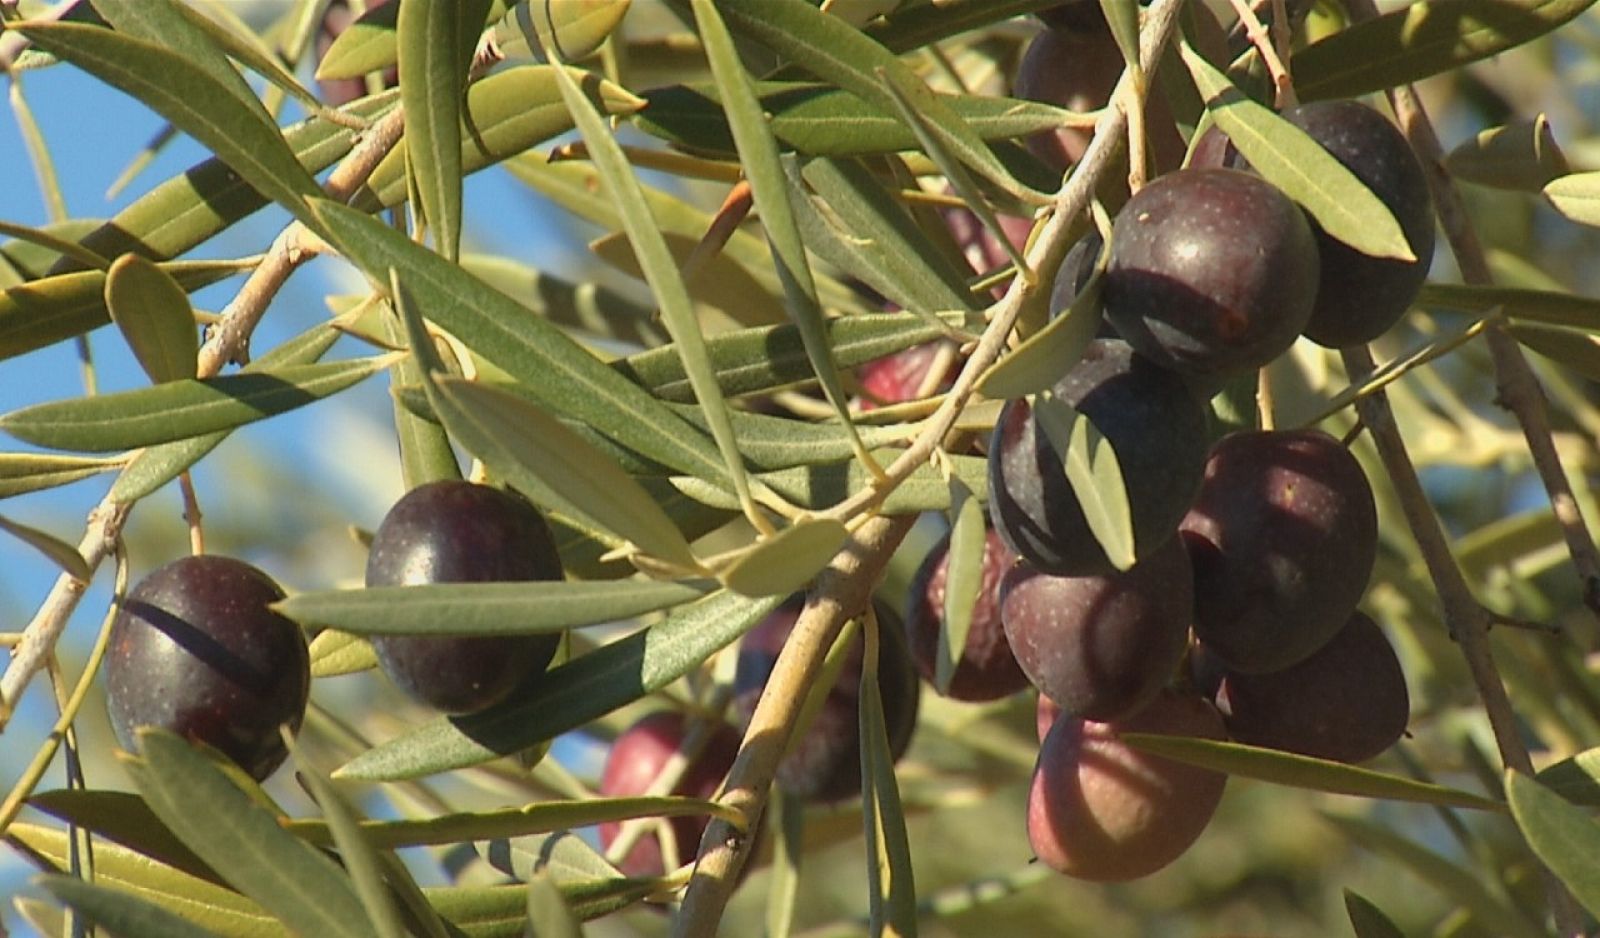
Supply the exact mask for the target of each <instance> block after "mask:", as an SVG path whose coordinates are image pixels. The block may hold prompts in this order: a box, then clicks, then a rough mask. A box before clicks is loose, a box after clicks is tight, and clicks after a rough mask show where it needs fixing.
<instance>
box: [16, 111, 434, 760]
mask: <svg viewBox="0 0 1600 938" xmlns="http://www.w3.org/2000/svg"><path fill="white" fill-rule="evenodd" d="M404 126H405V118H404V116H403V113H402V111H401V110H400V108H399V107H396V108H395V109H394V110H392V111H390V112H389V113H388V114H386V115H384V117H383V118H382V119H381V120H379V121H378V122H377V123H375V124H373V125H372V127H371V128H370V129H369V130H368V131H367V133H366V134H365V135H364V136H363V138H362V140H361V141H360V142H359V143H358V144H357V145H356V147H355V148H354V149H352V150H351V151H350V153H349V154H348V155H347V156H346V157H345V158H344V161H343V162H342V163H340V164H339V166H338V167H337V168H335V169H334V171H333V173H332V174H330V175H329V177H328V181H327V183H325V184H324V185H323V191H324V192H326V193H327V195H328V196H329V197H330V198H334V199H338V200H340V201H343V200H345V199H347V198H349V197H350V195H351V193H353V192H355V190H356V188H357V187H358V186H360V185H361V183H362V182H364V181H365V180H366V179H367V177H368V176H370V175H372V171H373V170H374V169H376V168H377V166H378V162H379V161H380V160H382V159H383V157H384V156H385V154H387V153H388V152H389V151H390V150H391V149H393V148H394V145H395V143H396V142H398V141H399V139H400V133H401V131H402V130H403V129H404ZM296 231H304V228H303V227H302V226H301V225H300V223H299V222H293V223H291V224H290V225H289V226H288V227H287V228H285V229H284V231H283V233H282V234H280V235H279V236H278V239H277V241H275V242H274V243H273V250H272V251H270V252H269V253H268V254H267V256H266V257H265V258H264V259H263V260H262V262H261V264H260V265H259V266H258V267H256V269H255V270H254V271H253V272H251V274H250V277H249V279H248V280H246V281H245V284H244V286H242V287H240V288H239V293H238V294H237V295H236V296H235V297H234V298H233V301H232V302H230V303H229V304H228V306H227V308H226V309H225V310H224V311H223V319H222V321H221V322H220V323H219V324H218V327H217V328H216V329H215V330H213V332H212V335H211V336H210V337H209V338H208V339H207V340H206V344H205V345H204V346H203V347H202V348H201V350H200V363H199V369H198V374H199V375H200V377H203V378H204V377H210V376H212V375H215V374H217V373H218V372H219V371H221V370H222V367H223V366H224V365H225V364H227V363H228V362H229V361H230V360H231V359H233V358H234V357H236V356H237V355H239V354H240V352H241V351H242V350H243V348H244V347H245V345H246V343H248V342H249V339H250V334H251V332H253V331H254V330H255V327H256V325H257V324H258V323H259V322H260V321H261V317H262V315H263V314H264V313H265V312H266V309H267V305H268V304H269V303H271V302H272V298H273V297H274V296H276V295H277V293H278V290H279V289H281V288H282V287H283V284H284V282H285V281H286V280H288V278H289V274H291V273H293V272H294V269H295V268H296V267H298V266H299V265H300V264H301V263H303V262H304V261H305V260H306V259H308V257H309V256H310V255H309V254H307V253H306V252H305V251H304V250H301V249H300V246H299V243H300V240H301V239H300V238H299V237H298V236H297V235H294V232H296ZM280 248H281V249H280ZM132 509H133V505H132V504H131V503H121V502H114V501H112V500H111V498H110V496H107V497H106V498H105V499H103V500H101V502H100V504H99V505H97V506H95V508H94V510H93V511H91V512H90V513H89V519H88V525H87V530H86V531H85V532H84V535H83V540H82V541H80V542H79V544H78V553H80V554H82V555H83V559H84V562H85V563H86V564H87V565H88V567H89V571H90V573H91V574H92V573H93V572H94V571H95V570H97V569H99V567H100V564H101V562H102V561H104V560H105V558H106V555H107V554H108V553H110V551H111V549H112V547H113V545H115V544H116V542H117V540H118V538H120V537H121V536H122V526H123V525H124V524H126V523H127V520H128V513H129V512H130V511H131V510H132ZM88 587H89V584H88V583H87V582H86V581H84V580H79V579H77V578H76V577H74V576H72V575H71V574H65V573H64V574H62V575H61V576H59V577H57V578H56V582H55V585H54V586H53V587H51V589H50V593H49V595H47V596H46V597H45V599H44V602H43V603H41V604H40V605H39V609H38V611H37V612H35V613H34V614H33V618H32V619H31V620H29V622H28V625H27V628H26V629H25V630H24V631H23V634H22V640H21V641H20V642H18V644H17V647H16V650H15V652H13V654H12V656H11V661H10V663H9V664H7V665H6V670H5V674H4V675H0V731H4V729H5V727H6V725H7V723H8V722H9V720H10V715H11V712H12V709H13V708H14V707H15V705H16V701H17V700H18V698H20V697H21V696H22V692H23V691H24V690H26V689H27V686H28V683H29V682H30V681H32V680H33V676H34V675H35V674H37V673H39V670H40V669H41V668H43V667H44V665H45V662H46V661H48V660H49V658H50V655H51V653H52V652H53V650H54V649H55V647H56V642H57V640H59V639H60V637H61V633H62V632H63V631H65V629H66V627H67V620H68V619H69V618H71V616H72V612H73V610H74V609H76V608H77V607H78V602H79V600H81V599H83V594H84V591H85V590H87V589H88Z"/></svg>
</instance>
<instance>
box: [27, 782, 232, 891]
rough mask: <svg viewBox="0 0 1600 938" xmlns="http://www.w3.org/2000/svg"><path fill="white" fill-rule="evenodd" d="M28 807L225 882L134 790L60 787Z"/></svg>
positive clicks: (188, 871) (187, 870)
mask: <svg viewBox="0 0 1600 938" xmlns="http://www.w3.org/2000/svg"><path fill="white" fill-rule="evenodd" d="M28 806H29V807H32V808H37V809H38V810H40V811H43V812H44V813H45V814H48V815H50V816H51V817H55V818H60V819H61V820H63V821H66V822H67V823H69V824H73V825H76V826H78V827H82V828H84V829H86V830H88V831H90V832H92V833H93V834H94V835H95V836H96V837H101V838H105V839H109V840H112V841H115V842H116V843H118V844H121V845H122V846H123V847H126V848H128V850H130V851H133V852H134V853H136V854H138V855H140V856H143V857H145V858H146V860H147V862H148V861H154V862H156V863H159V864H163V865H165V866H170V867H172V868H173V869H175V870H178V871H180V872H183V873H186V874H188V875H189V876H192V877H195V878H197V879H202V880H205V881H207V882H211V883H215V884H216V885H218V886H223V885H225V883H223V881H222V878H221V877H220V876H218V875H217V873H216V871H215V870H213V869H212V868H211V867H210V866H208V865H207V864H206V862H205V861H204V860H202V859H200V858H199V857H198V856H195V853H194V851H193V850H190V849H189V848H188V847H186V846H184V845H183V841H181V840H179V839H178V838H177V837H175V836H173V833H172V831H170V830H168V829H167V826H166V825H165V824H163V823H161V819H160V818H158V817H156V816H155V812H153V811H151V810H150V806H149V805H147V804H145V802H144V799H142V798H140V797H139V796H138V795H136V794H134V793H132V792H126V791H94V790H88V789H82V788H60V789H56V790H54V791H42V792H38V793H37V794H35V795H33V797H31V798H29V799H28Z"/></svg>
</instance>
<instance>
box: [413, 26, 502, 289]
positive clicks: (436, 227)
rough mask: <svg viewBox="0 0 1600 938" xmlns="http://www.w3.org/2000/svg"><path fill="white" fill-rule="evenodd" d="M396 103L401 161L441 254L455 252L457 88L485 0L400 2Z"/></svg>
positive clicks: (458, 232)
mask: <svg viewBox="0 0 1600 938" xmlns="http://www.w3.org/2000/svg"><path fill="white" fill-rule="evenodd" d="M399 7H400V15H399V18H398V19H397V20H396V28H395V32H396V34H397V40H398V42H399V46H400V48H399V54H400V58H399V64H400V103H401V105H402V106H403V107H404V108H405V109H406V134H405V135H406V140H407V143H406V147H407V165H408V166H409V168H410V172H411V173H412V175H413V176H415V177H416V183H417V198H418V201H420V202H421V208H422V214H423V216H424V217H425V218H426V219H427V221H428V227H429V228H430V229H431V230H432V232H433V240H434V246H435V247H436V248H437V249H438V251H439V253H440V254H443V255H444V256H445V257H447V258H449V259H450V260H455V259H456V256H457V255H459V254H460V253H461V176H462V166H461V111H462V102H461V95H462V92H463V91H464V90H465V88H466V83H467V67H468V66H469V65H471V64H472V50H473V48H474V47H475V46H476V45H477V41H478V33H479V32H481V31H482V26H483V20H484V17H485V15H487V13H488V9H489V0H410V2H408V3H402V4H399Z"/></svg>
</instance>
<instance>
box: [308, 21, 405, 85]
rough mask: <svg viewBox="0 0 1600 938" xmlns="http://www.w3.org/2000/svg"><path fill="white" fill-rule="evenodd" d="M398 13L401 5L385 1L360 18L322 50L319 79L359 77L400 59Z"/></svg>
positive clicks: (386, 66)
mask: <svg viewBox="0 0 1600 938" xmlns="http://www.w3.org/2000/svg"><path fill="white" fill-rule="evenodd" d="M399 16H400V4H398V3H386V4H384V5H383V6H376V7H371V8H369V9H368V10H367V11H366V12H365V13H363V14H361V15H360V16H359V17H357V18H356V19H355V21H354V22H352V23H350V24H349V25H348V26H346V27H345V29H344V32H341V33H340V34H339V35H337V36H335V37H334V40H333V44H332V45H330V46H328V51H327V52H324V53H323V55H322V61H320V62H318V63H317V80H318V81H332V80H336V79H340V78H360V77H362V76H363V75H365V74H367V73H368V72H376V71H378V70H379V69H384V68H388V67H389V66H391V65H394V64H395V63H396V62H397V61H399V58H400V42H399V40H398V39H397V38H396V36H395V22H396V20H398V18H399Z"/></svg>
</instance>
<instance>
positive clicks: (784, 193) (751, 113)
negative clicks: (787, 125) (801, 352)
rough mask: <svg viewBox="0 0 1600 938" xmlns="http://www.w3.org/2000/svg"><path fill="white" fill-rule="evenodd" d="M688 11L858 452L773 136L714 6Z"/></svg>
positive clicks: (826, 386) (813, 348)
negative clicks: (696, 26) (696, 25)
mask: <svg viewBox="0 0 1600 938" xmlns="http://www.w3.org/2000/svg"><path fill="white" fill-rule="evenodd" d="M694 11H695V20H696V22H697V23H698V24H699V26H700V34H701V41H702V42H704V43H705V45H706V55H707V57H708V59H709V60H710V62H711V72H712V76H713V77H714V78H715V79H716V82H717V85H718V87H719V88H720V89H721V90H722V98H723V101H724V103H725V104H726V107H727V112H728V122H729V125H730V126H731V127H732V129H733V137H734V140H735V141H736V142H737V144H738V149H739V160H740V164H741V165H742V166H744V173H745V178H746V179H747V180H749V182H750V190H751V195H752V198H753V200H754V202H755V206H756V211H757V212H758V213H760V216H761V225H762V228H763V230H765V231H766V233H767V241H768V244H769V245H770V246H771V248H772V260H773V263H774V265H775V266H776V268H777V271H778V279H779V280H780V281H781V282H782V283H783V291H784V299H785V301H786V304H785V305H786V306H787V307H788V310H789V318H790V319H792V320H793V321H794V324H795V326H796V328H798V329H799V330H800V338H801V341H802V342H803V343H804V345H805V348H806V356H807V357H808V358H810V359H811V367H812V368H813V369H814V370H815V371H816V374H817V378H818V380H819V381H820V382H821V385H822V390H823V394H824V395H825V396H826V397H827V399H828V402H829V403H830V404H832V405H833V409H834V413H835V414H837V415H838V417H839V421H840V424H841V425H842V426H843V427H844V429H845V431H846V432H847V433H848V434H849V435H850V439H851V444H852V446H853V447H854V449H855V450H856V451H857V452H858V453H861V454H863V455H864V454H865V448H864V447H863V445H862V443H861V440H860V438H859V437H858V436H857V434H856V431H855V424H854V423H852V422H851V420H850V411H849V399H848V398H847V397H846V395H845V391H844V386H843V385H842V384H841V383H840V381H839V374H838V368H837V366H836V365H835V364H834V361H833V352H832V350H831V349H830V348H829V347H828V336H827V332H826V330H825V329H824V327H823V315H822V306H821V303H820V301H819V300H818V298H817V285H816V282H815V281H813V280H812V278H811V264H810V262H809V261H808V260H807V258H806V250H805V244H804V243H803V242H802V241H801V239H800V228H799V226H798V224H797V223H796V222H795V218H794V212H793V209H792V207H791V206H790V204H789V184H788V180H787V178H786V177H785V175H784V171H783V164H782V163H780V162H779V160H778V144H777V141H775V140H774V139H773V137H772V131H771V129H770V128H769V127H768V126H767V119H766V115H765V114H764V113H763V112H762V109H761V103H760V101H758V100H757V98H756V91H755V87H754V86H753V85H752V83H751V81H750V76H749V74H748V73H746V72H745V70H744V66H743V64H742V63H741V62H740V61H739V54H738V52H737V50H735V49H734V45H733V37H732V36H730V35H729V34H728V30H727V26H726V25H725V24H724V23H723V21H722V17H721V16H720V15H718V13H717V10H716V7H715V6H714V5H712V4H711V3H710V2H709V0H695V4H694Z"/></svg>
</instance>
